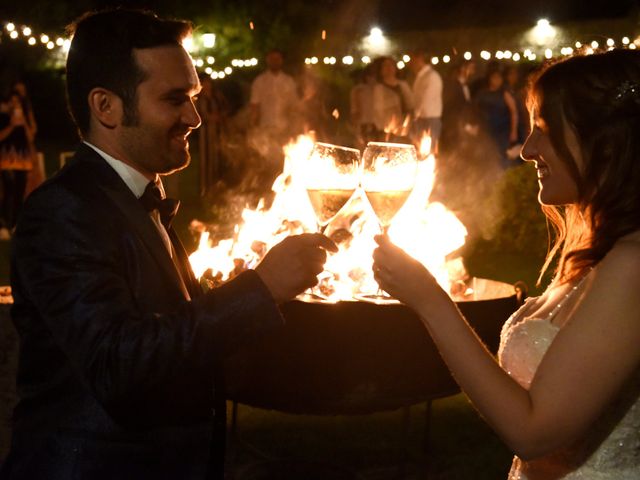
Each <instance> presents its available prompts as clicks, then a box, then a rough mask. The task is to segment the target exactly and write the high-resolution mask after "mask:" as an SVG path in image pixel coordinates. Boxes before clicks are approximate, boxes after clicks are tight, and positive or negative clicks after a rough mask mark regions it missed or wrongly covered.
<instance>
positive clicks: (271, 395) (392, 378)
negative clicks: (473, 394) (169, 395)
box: [226, 279, 523, 415]
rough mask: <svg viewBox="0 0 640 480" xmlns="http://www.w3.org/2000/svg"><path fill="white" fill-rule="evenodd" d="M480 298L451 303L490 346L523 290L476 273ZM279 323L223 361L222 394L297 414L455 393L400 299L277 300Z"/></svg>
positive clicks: (394, 404)
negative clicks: (281, 302)
mask: <svg viewBox="0 0 640 480" xmlns="http://www.w3.org/2000/svg"><path fill="white" fill-rule="evenodd" d="M475 284H476V287H477V288H478V289H479V290H485V293H484V294H482V297H481V298H483V299H480V300H471V301H460V302H457V305H458V307H459V308H460V310H461V311H462V312H463V314H464V315H465V317H466V318H467V319H468V321H469V323H470V324H471V325H472V327H473V328H474V329H475V330H476V332H477V333H478V335H479V336H480V338H482V339H483V340H484V342H485V343H486V344H487V346H488V347H489V349H490V350H491V351H492V352H494V353H495V352H496V351H497V348H498V343H499V334H500V329H501V327H502V324H503V323H504V322H505V321H506V319H507V318H508V317H509V315H511V313H512V312H513V311H514V310H516V308H517V307H518V306H519V305H520V304H521V302H522V297H523V294H522V292H519V293H516V291H515V289H514V287H512V286H511V285H508V284H503V283H499V282H494V281H490V280H480V279H476V281H475ZM282 309H283V312H284V315H285V317H286V320H287V324H286V326H285V327H284V328H282V329H279V330H277V331H274V332H272V333H271V334H269V335H267V336H266V337H264V338H262V339H261V340H260V341H259V342H257V343H254V344H251V345H248V346H246V347H245V348H244V349H242V350H241V351H239V352H238V353H237V354H236V355H234V356H233V357H232V358H230V359H229V361H228V362H227V364H226V382H227V396H228V398H229V399H230V400H232V401H235V402H238V403H242V404H246V405H250V406H254V407H259V408H265V409H274V410H279V411H283V412H291V413H304V414H320V415H321V414H355V413H371V412H376V411H382V410H391V409H397V408H400V407H405V406H410V405H414V404H416V403H420V402H423V401H427V400H430V399H433V398H437V397H442V396H447V395H451V394H454V393H457V392H458V391H459V389H458V386H457V385H456V383H455V382H454V380H453V379H452V377H451V375H450V374H449V371H448V369H447V368H446V366H445V365H444V363H443V361H442V359H441V358H440V355H439V353H438V351H437V349H436V347H435V345H434V344H433V342H432V341H431V339H430V337H429V335H428V333H427V331H426V329H425V328H424V326H423V325H422V323H421V322H420V320H419V319H418V317H417V316H416V315H415V314H414V313H413V311H412V310H410V309H409V308H407V307H405V306H403V305H375V304H370V303H363V302H339V303H336V304H313V303H304V302H299V301H293V302H290V303H287V304H285V305H284V306H283V308H282Z"/></svg>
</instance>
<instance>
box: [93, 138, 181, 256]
mask: <svg viewBox="0 0 640 480" xmlns="http://www.w3.org/2000/svg"><path fill="white" fill-rule="evenodd" d="M84 143H85V145H87V146H88V147H91V148H92V149H93V150H95V152H96V153H97V154H98V155H100V156H101V157H102V158H104V160H105V161H106V162H107V163H108V164H109V165H110V166H111V168H113V169H114V170H115V171H116V173H117V174H118V175H119V176H120V178H122V181H123V182H124V183H125V184H126V185H127V187H129V190H131V192H132V193H133V194H134V195H135V196H136V198H140V197H141V196H142V194H143V193H144V191H145V189H146V188H147V185H148V184H149V182H150V180H149V179H148V178H147V177H145V176H144V175H143V174H142V173H140V172H139V171H138V170H136V169H135V168H133V167H131V166H129V165H127V164H126V163H124V162H123V161H121V160H118V159H117V158H114V157H112V156H111V155H109V154H108V153H106V152H103V151H102V150H100V149H99V148H98V147H96V146H95V145H92V144H91V143H89V142H87V141H85V142H84ZM155 183H156V185H157V186H158V188H159V189H160V193H161V195H162V198H165V197H166V194H165V191H164V186H163V185H162V180H160V176H159V175H156V179H155ZM149 216H150V217H151V220H153V223H154V224H155V226H156V228H157V229H158V233H160V236H161V237H162V241H163V242H164V244H165V246H166V247H167V251H168V252H169V255H171V257H173V247H172V245H171V239H170V238H169V234H168V233H167V230H166V229H165V228H164V225H162V222H161V221H160V212H158V210H153V211H151V212H149Z"/></svg>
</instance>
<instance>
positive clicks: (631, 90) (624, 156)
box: [527, 50, 640, 283]
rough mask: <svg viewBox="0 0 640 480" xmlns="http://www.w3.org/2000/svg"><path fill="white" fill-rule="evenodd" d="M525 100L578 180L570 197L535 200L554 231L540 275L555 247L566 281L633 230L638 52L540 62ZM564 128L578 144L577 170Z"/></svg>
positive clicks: (559, 273) (639, 178) (639, 170)
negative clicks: (559, 201)
mask: <svg viewBox="0 0 640 480" xmlns="http://www.w3.org/2000/svg"><path fill="white" fill-rule="evenodd" d="M527 106H528V108H529V111H530V112H532V111H535V112H537V114H538V115H539V116H540V117H541V118H542V119H544V121H545V123H546V124H547V125H548V127H549V136H550V140H551V143H552V145H553V147H554V148H555V150H556V152H557V154H558V156H559V157H560V158H561V159H562V161H564V162H565V163H566V164H567V166H568V167H569V171H570V172H571V175H572V177H573V179H574V180H575V182H576V184H577V186H578V192H579V200H578V202H577V203H575V204H571V205H564V206H547V205H543V207H542V209H543V211H544V213H545V215H546V216H547V219H548V220H549V222H550V223H551V224H552V225H553V227H554V230H555V234H556V235H555V238H554V242H553V245H552V246H551V248H550V249H549V252H548V254H547V258H546V261H545V263H544V265H543V267H542V272H541V274H540V277H542V275H543V274H544V272H545V271H546V270H547V268H548V267H549V265H550V264H551V262H552V260H553V258H555V256H556V255H557V254H558V253H559V254H560V255H559V258H558V265H557V268H556V272H555V281H556V282H559V283H565V282H571V281H572V280H575V279H576V278H577V277H580V276H582V275H584V274H585V273H586V271H587V270H588V269H589V268H590V267H592V266H593V265H595V264H596V263H598V262H599V261H600V260H601V259H602V258H603V257H604V256H605V255H606V254H607V252H608V251H609V250H610V249H611V248H612V247H613V245H614V244H615V242H616V241H617V240H618V239H619V238H621V237H623V236H625V235H627V234H629V233H631V232H634V231H636V230H638V229H640V52H638V51H634V50H612V51H608V52H605V53H597V54H592V55H576V56H573V57H570V58H568V59H564V60H560V61H558V62H555V63H551V64H549V65H546V66H545V67H544V68H543V69H542V70H541V71H539V72H537V73H536V74H534V76H533V77H532V78H531V79H530V82H529V91H528V96H527ZM567 128H570V129H572V130H573V132H574V134H575V135H576V137H577V139H578V143H579V145H580V150H581V155H582V159H583V163H584V166H583V168H581V169H580V170H579V169H578V166H577V164H576V160H575V158H574V157H573V156H572V155H571V152H570V151H569V148H568V147H567V143H566V141H565V138H566V137H565V130H566V129H567Z"/></svg>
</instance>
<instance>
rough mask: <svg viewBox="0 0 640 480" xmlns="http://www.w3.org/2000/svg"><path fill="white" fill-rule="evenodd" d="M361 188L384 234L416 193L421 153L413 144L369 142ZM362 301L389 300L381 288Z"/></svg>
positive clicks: (363, 158)
mask: <svg viewBox="0 0 640 480" xmlns="http://www.w3.org/2000/svg"><path fill="white" fill-rule="evenodd" d="M362 162H363V173H362V189H363V190H364V193H365V195H366V197H367V199H368V200H369V204H370V205H371V208H372V209H373V212H374V213H375V215H376V217H377V219H378V224H379V226H380V229H381V230H382V233H383V234H386V233H387V232H388V231H389V227H390V225H391V222H392V220H393V218H394V217H395V215H396V213H398V211H399V210H400V209H401V208H402V206H403V205H404V203H405V202H406V200H407V198H409V195H410V194H411V191H412V190H413V186H414V184H415V180H416V174H417V171H418V154H417V152H416V148H415V147H414V146H413V145H408V144H400V143H385V142H369V143H368V144H367V147H366V149H365V151H364V153H363V155H362ZM359 298H362V299H364V300H368V301H373V302H375V303H385V302H388V301H389V300H391V299H390V297H389V296H388V295H386V294H384V292H383V291H382V289H380V288H378V293H376V294H373V295H360V296H359Z"/></svg>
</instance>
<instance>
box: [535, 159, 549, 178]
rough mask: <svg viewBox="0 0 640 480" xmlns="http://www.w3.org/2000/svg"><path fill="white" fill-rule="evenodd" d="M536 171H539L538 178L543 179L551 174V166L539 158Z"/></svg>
mask: <svg viewBox="0 0 640 480" xmlns="http://www.w3.org/2000/svg"><path fill="white" fill-rule="evenodd" d="M536 171H537V172H538V179H539V180H542V179H543V178H545V177H547V176H548V175H549V167H548V166H547V164H546V163H544V162H541V161H539V160H537V161H536Z"/></svg>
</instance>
